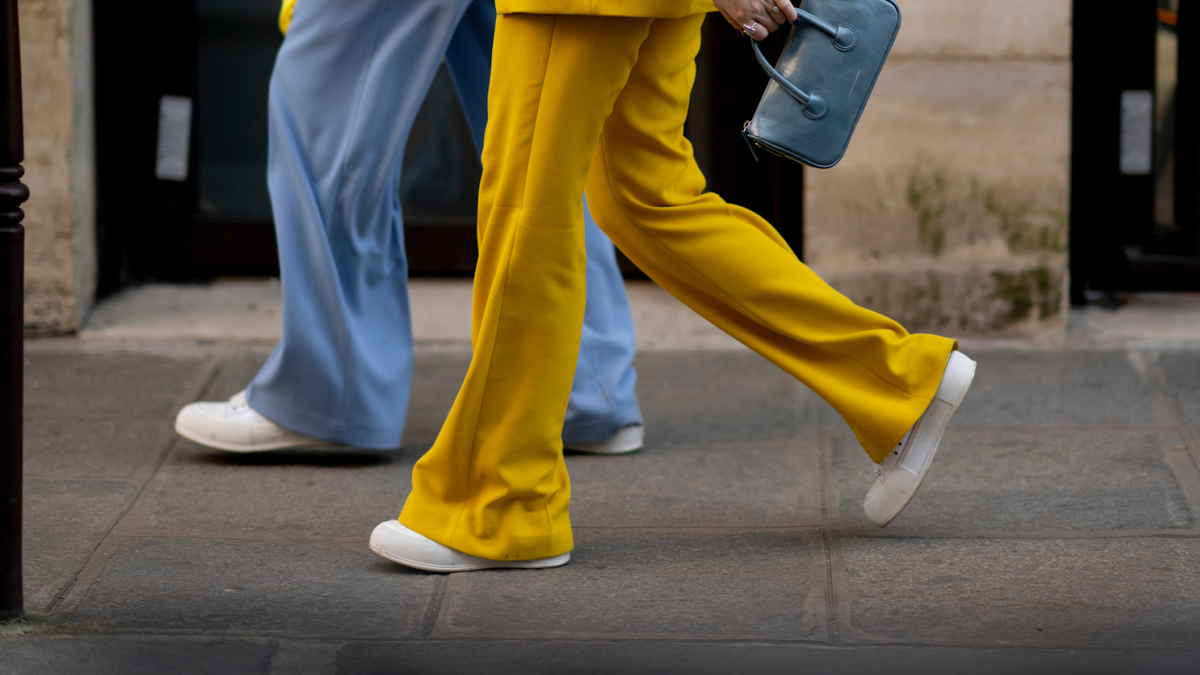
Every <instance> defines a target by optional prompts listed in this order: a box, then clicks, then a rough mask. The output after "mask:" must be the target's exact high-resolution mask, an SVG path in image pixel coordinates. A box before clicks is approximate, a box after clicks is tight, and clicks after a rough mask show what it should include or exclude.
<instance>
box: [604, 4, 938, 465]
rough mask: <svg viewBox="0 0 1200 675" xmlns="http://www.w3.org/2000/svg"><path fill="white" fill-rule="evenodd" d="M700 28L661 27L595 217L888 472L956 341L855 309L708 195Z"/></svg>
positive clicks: (615, 139)
mask: <svg viewBox="0 0 1200 675" xmlns="http://www.w3.org/2000/svg"><path fill="white" fill-rule="evenodd" d="M699 23H700V22H699V20H693V19H691V18H687V19H678V20H664V21H659V22H656V25H655V30H656V31H660V34H659V35H652V36H651V39H648V40H647V42H646V44H645V45H644V47H643V49H642V51H641V53H640V55H639V62H638V65H637V66H636V67H635V69H634V71H633V72H632V73H631V75H630V78H629V83H628V84H627V86H626V87H625V90H624V91H623V92H622V93H621V96H620V97H618V99H617V101H616V103H615V105H614V108H613V113H612V115H610V116H609V118H608V119H607V120H606V122H605V127H604V130H603V133H602V134H601V138H600V141H599V146H598V148H597V152H596V153H595V155H594V157H593V162H592V167H591V171H590V174H589V179H588V184H587V192H588V197H589V203H590V205H591V207H592V210H593V215H594V216H595V217H596V221H597V223H598V224H600V225H601V226H602V228H603V229H604V231H605V233H606V234H608V235H609V237H610V238H611V239H612V240H613V242H614V243H616V244H617V246H618V247H620V248H621V250H622V251H623V252H625V254H626V255H628V256H629V258H630V259H631V260H633V261H634V262H635V263H636V264H637V265H638V266H639V267H640V268H641V269H642V270H644V271H645V272H646V273H647V274H648V275H650V277H651V278H653V279H654V280H655V281H656V282H657V283H658V284H659V285H661V286H662V287H663V288H664V289H666V290H667V291H669V292H671V293H672V294H673V295H675V296H676V297H677V298H679V299H680V300H681V301H683V302H684V303H685V304H687V305H688V306H689V307H691V308H692V309H693V310H695V311H697V312H698V313H699V314H701V315H702V316H704V317H705V318H706V319H708V320H709V321H711V322H713V323H714V324H715V325H717V326H718V327H719V328H721V329H722V330H724V331H726V332H727V333H729V334H730V335H732V336H733V337H734V338H736V339H738V340H739V341H741V342H743V343H744V344H746V345H747V346H749V347H750V348H752V349H754V350H755V351H757V352H758V353H759V354H762V355H763V356H764V357H766V358H767V359H768V360H770V361H771V362H773V363H775V364H776V365H778V366H780V367H781V368H782V369H784V370H785V371H787V372H788V373H790V374H791V375H793V376H794V377H796V378H797V379H799V380H800V381H801V382H803V383H804V384H805V385H807V386H808V387H809V388H811V389H813V390H814V391H815V392H816V393H817V394H819V395H820V396H822V398H824V399H825V400H826V401H828V402H829V403H830V404H831V405H832V406H833V407H834V408H835V409H836V410H837V411H838V412H839V413H840V414H841V415H842V417H843V418H844V419H845V420H846V421H847V423H848V424H849V425H850V427H851V429H852V430H853V431H854V433H855V435H856V437H857V438H858V440H859V442H860V444H861V445H862V446H863V448H864V449H865V450H866V451H867V454H868V455H869V456H871V458H872V459H873V460H875V461H879V460H880V459H882V458H883V457H884V456H886V454H887V453H888V452H889V451H890V450H891V448H892V447H894V446H895V444H896V443H897V442H898V441H899V439H900V438H901V437H902V436H903V435H904V433H905V432H907V430H908V429H909V428H911V427H912V425H913V423H914V422H915V421H916V419H917V418H918V417H920V415H921V414H922V413H923V412H924V410H925V408H926V407H928V405H929V402H930V400H931V399H932V397H933V395H934V393H935V392H936V390H937V386H938V382H939V381H940V379H941V373H942V371H943V370H944V368H945V365H946V361H947V358H948V357H949V353H950V351H951V350H953V349H954V348H956V346H957V345H956V342H955V341H954V340H951V339H948V338H944V337H940V336H936V335H924V334H915V335H914V334H909V333H908V332H907V331H906V330H904V328H903V327H902V326H900V325H899V324H898V323H896V322H895V321H893V320H891V319H889V318H887V317H885V316H883V315H881V314H878V313H876V312H873V311H870V310H868V309H865V308H863V307H859V306H858V305H856V304H854V303H853V302H851V301H850V300H849V299H848V298H846V297H845V296H843V295H842V294H841V293H838V292H837V291H836V290H834V289H833V288H831V287H830V286H829V285H828V284H827V283H825V282H824V281H823V280H822V279H821V278H820V277H819V276H817V275H816V274H815V273H814V272H813V271H812V270H811V269H809V268H808V267H807V266H806V265H804V264H803V263H801V262H800V261H799V259H798V258H797V257H796V255H795V254H794V253H793V252H792V251H791V250H790V248H788V246H787V245H786V244H785V243H783V241H782V238H781V237H780V236H779V234H778V233H777V232H776V231H775V230H774V228H772V227H771V226H770V224H769V223H767V222H766V221H765V220H763V219H762V218H761V217H759V216H758V215H756V214H754V213H753V212H751V211H749V210H747V209H744V208H741V207H738V206H735V205H730V204H728V203H726V202H725V201H724V200H723V199H721V198H720V197H719V196H717V195H715V194H712V193H705V192H704V188H705V185H704V177H703V175H702V173H701V172H700V170H699V168H698V167H697V166H696V164H695V161H694V160H693V158H692V150H691V145H690V143H688V141H687V140H686V138H684V137H683V134H682V128H683V122H684V119H686V116H687V105H686V101H687V97H688V95H689V94H690V87H691V83H692V80H693V75H694V69H695V65H694V58H695V53H696V51H697V50H698V48H699ZM656 38H661V39H656Z"/></svg>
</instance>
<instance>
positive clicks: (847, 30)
mask: <svg viewBox="0 0 1200 675" xmlns="http://www.w3.org/2000/svg"><path fill="white" fill-rule="evenodd" d="M796 14H798V15H799V16H800V18H801V19H804V20H805V21H807V22H808V23H811V24H812V25H813V26H815V27H816V28H817V29H818V30H820V31H821V32H822V33H825V34H826V35H828V36H829V37H830V38H831V39H832V40H833V46H834V47H835V48H837V50H838V51H842V52H848V51H850V50H851V49H854V48H855V47H856V46H858V31H857V30H855V28H854V26H851V25H849V24H845V23H844V24H842V25H840V26H835V25H833V24H831V23H829V22H828V21H826V20H824V19H822V18H820V17H818V16H816V15H814V14H812V13H811V12H806V11H804V10H803V9H797V10H796ZM795 32H796V28H795V26H793V27H792V33H793V36H794V34H795ZM789 39H790V38H789ZM750 46H751V47H753V48H754V57H755V58H756V59H758V63H759V65H761V66H762V68H763V70H764V71H766V73H767V75H768V76H770V78H771V79H772V80H774V81H775V84H778V85H779V86H780V87H782V88H783V90H784V91H786V92H787V93H788V94H789V95H791V97H792V98H794V99H796V101H797V102H799V103H800V105H801V106H803V108H804V116H805V117H807V118H809V119H812V120H819V119H821V118H822V117H824V116H825V115H827V114H829V100H828V99H826V98H825V96H824V95H822V94H821V93H820V92H815V91H813V92H805V91H802V90H801V89H800V88H799V87H797V86H796V85H794V84H792V83H791V82H789V81H788V79H787V78H786V77H784V76H783V75H781V74H780V72H779V71H778V70H775V67H774V66H772V65H771V64H770V63H768V62H767V59H766V57H765V56H763V53H762V50H761V49H759V47H758V40H754V39H751V41H750Z"/></svg>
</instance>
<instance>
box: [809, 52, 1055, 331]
mask: <svg viewBox="0 0 1200 675" xmlns="http://www.w3.org/2000/svg"><path fill="white" fill-rule="evenodd" d="M1069 122H1070V64H1069V63H1066V62H1059V61H1051V62H1038V61H942V60H935V59H912V60H903V59H901V60H897V61H895V62H892V63H890V64H889V65H888V66H887V68H886V69H885V71H884V74H883V76H882V77H881V79H880V82H879V84H878V86H877V87H876V90H875V94H874V96H873V98H872V101H871V104H870V105H869V106H868V108H867V110H866V113H865V114H864V115H863V118H862V120H861V122H860V124H859V127H858V130H857V132H856V135H855V138H854V142H853V143H852V144H851V146H850V150H849V152H848V153H847V155H846V158H845V160H844V161H843V162H842V163H841V164H840V165H839V166H837V167H835V168H834V169H831V170H828V171H809V172H808V174H807V179H806V186H805V200H806V209H807V210H806V233H805V234H806V241H805V256H806V260H807V261H808V262H809V264H810V265H812V266H813V268H814V269H816V270H817V271H818V272H819V273H820V274H822V275H823V276H825V278H826V279H827V280H829V281H830V282H831V283H832V284H833V285H834V286H835V287H836V288H838V289H839V290H842V291H843V292H845V293H846V294H847V295H849V296H850V297H851V298H852V299H854V300H855V301H857V302H860V303H862V304H864V305H866V306H868V307H871V308H872V309H877V310H879V311H882V312H883V313H885V314H888V315H890V316H893V317H895V318H896V319H898V320H900V321H901V322H903V323H905V324H906V325H907V327H908V328H909V329H911V330H949V331H953V332H955V333H958V334H1006V333H1017V334H1030V333H1035V332H1039V331H1043V330H1047V329H1053V330H1063V328H1064V326H1065V321H1064V319H1063V311H1064V308H1065V303H1064V295H1065V290H1066V274H1067V255H1066V251H1067V205H1068V189H1067V188H1068V183H1069V170H1068V159H1069V155H1070V145H1069V140H1070V127H1069Z"/></svg>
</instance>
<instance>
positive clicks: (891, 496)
mask: <svg viewBox="0 0 1200 675" xmlns="http://www.w3.org/2000/svg"><path fill="white" fill-rule="evenodd" d="M974 378H975V362H974V361H972V360H971V359H969V358H967V357H966V355H964V354H963V353H962V352H959V351H955V352H952V353H951V354H950V360H949V361H948V362H947V363H946V371H945V373H944V374H943V375H942V383H941V384H940V385H938V390H937V394H936V395H934V397H933V402H932V403H930V404H929V407H928V408H926V409H925V412H924V413H923V414H922V415H921V417H920V418H919V419H917V423H916V424H914V425H913V427H912V429H909V430H908V433H907V434H905V435H904V438H902V439H901V440H900V443H899V444H898V445H896V448H895V449H894V450H893V451H892V453H891V454H890V455H888V456H887V457H885V458H884V460H883V461H882V462H880V463H879V464H876V465H875V473H876V474H878V476H879V477H878V478H876V479H875V484H874V485H872V486H871V489H870V490H869V491H868V492H867V498H866V499H865V500H864V501H863V510H864V511H866V513H867V517H868V518H870V519H871V521H872V522H874V523H875V524H876V525H878V526H880V527H883V526H885V525H887V524H888V523H890V522H892V520H893V519H894V518H895V517H896V516H898V515H900V512H901V511H903V510H904V507H905V506H907V505H908V502H909V500H911V499H912V498H913V495H915V494H916V493H917V488H919V487H921V481H922V480H923V479H924V478H925V473H926V472H928V471H929V465H930V464H931V463H932V462H933V456H934V454H936V453H937V448H938V443H940V442H941V441H942V434H943V433H944V432H945V431H946V427H947V426H949V425H950V420H951V419H953V418H954V413H956V412H958V407H959V406H960V405H962V402H963V399H964V398H966V396H967V390H968V389H970V388H971V380H973V379H974Z"/></svg>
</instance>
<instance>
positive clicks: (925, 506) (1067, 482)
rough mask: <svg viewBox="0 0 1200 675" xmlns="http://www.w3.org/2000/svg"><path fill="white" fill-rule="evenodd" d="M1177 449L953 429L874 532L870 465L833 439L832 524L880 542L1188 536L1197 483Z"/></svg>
mask: <svg viewBox="0 0 1200 675" xmlns="http://www.w3.org/2000/svg"><path fill="white" fill-rule="evenodd" d="M1178 443H1179V440H1178V435H1177V434H1176V433H1175V432H1173V431H1170V430H1167V431H1162V432H1159V431H1154V430H1145V429H1141V430H1138V429H1072V430H1064V429H1038V430H1035V429H1029V428H1014V429H988V430H982V429H971V428H964V429H956V428H951V429H949V430H948V431H947V433H946V435H945V437H944V438H943V440H942V444H941V446H939V448H938V454H937V458H936V459H935V461H934V464H933V466H932V467H931V468H930V472H929V474H928V476H927V477H926V479H925V481H924V482H923V483H922V484H921V489H920V492H919V493H918V494H917V496H916V497H914V498H913V501H912V502H911V503H910V504H909V505H908V507H906V508H905V510H904V513H903V514H902V515H901V516H900V517H899V518H897V519H896V520H895V521H893V522H892V524H890V525H888V527H887V528H886V529H884V530H880V529H879V528H877V527H875V526H874V525H872V524H871V523H870V522H869V521H868V520H867V518H866V516H865V515H864V514H863V510H862V500H863V496H864V495H865V494H866V492H867V489H868V488H869V487H870V486H871V483H872V482H873V481H874V480H875V474H874V471H873V470H872V468H871V463H870V460H869V459H867V458H866V455H865V454H864V453H863V451H862V449H861V448H860V447H859V445H858V443H857V441H855V439H854V438H853V437H852V436H849V435H843V434H838V435H834V436H833V437H832V438H831V439H830V451H831V462H830V465H831V467H832V471H831V474H832V475H831V478H832V482H833V486H832V489H831V490H830V491H829V493H828V494H829V499H830V506H831V509H830V510H831V518H830V520H831V523H834V524H836V527H837V528H838V530H839V532H841V533H847V532H854V533H856V534H881V535H886V536H928V535H933V534H936V535H939V536H940V535H964V534H969V533H980V534H982V533H1026V534H1028V533H1036V532H1074V533H1076V534H1084V533H1097V534H1099V533H1103V532H1109V531H1121V530H1135V531H1150V530H1167V531H1173V530H1184V531H1195V528H1196V513H1195V511H1194V510H1193V509H1194V507H1195V504H1191V503H1190V500H1195V499H1196V498H1197V496H1198V495H1200V477H1198V476H1197V471H1196V467H1195V465H1193V464H1192V462H1191V460H1190V458H1189V457H1188V455H1187V453H1186V452H1180V451H1178V450H1175V448H1176V447H1178V446H1177V444H1178Z"/></svg>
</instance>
